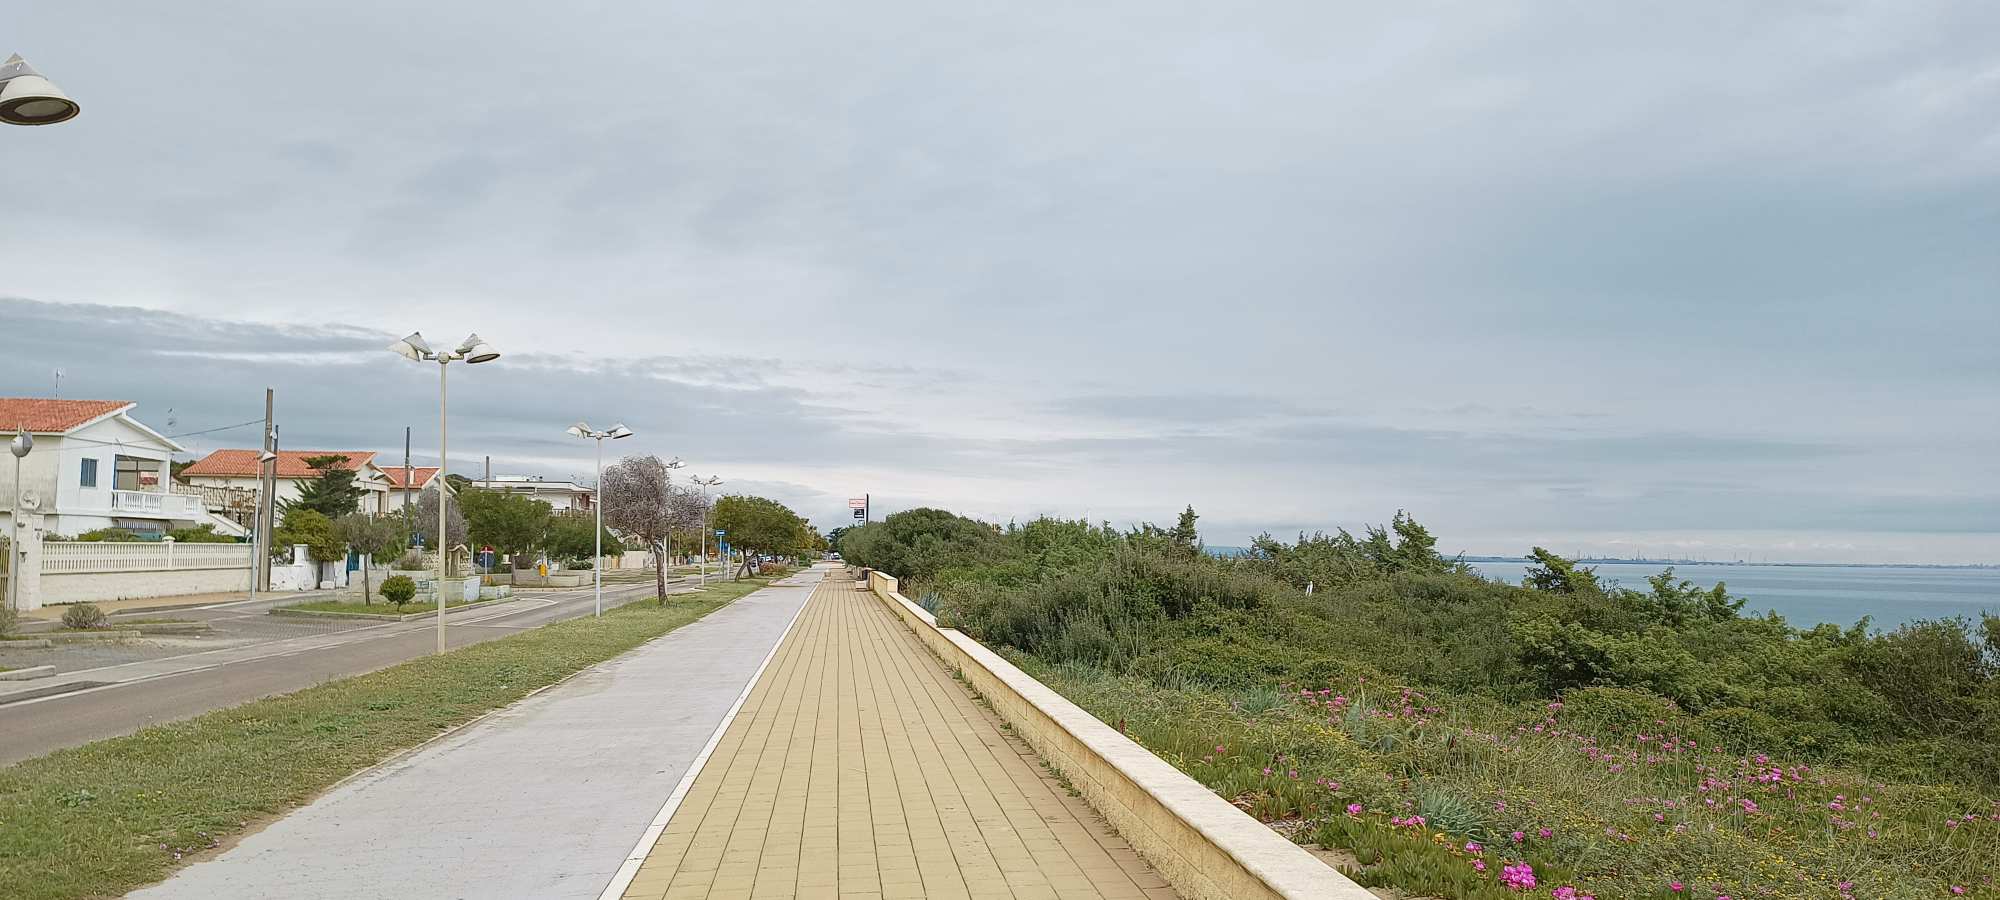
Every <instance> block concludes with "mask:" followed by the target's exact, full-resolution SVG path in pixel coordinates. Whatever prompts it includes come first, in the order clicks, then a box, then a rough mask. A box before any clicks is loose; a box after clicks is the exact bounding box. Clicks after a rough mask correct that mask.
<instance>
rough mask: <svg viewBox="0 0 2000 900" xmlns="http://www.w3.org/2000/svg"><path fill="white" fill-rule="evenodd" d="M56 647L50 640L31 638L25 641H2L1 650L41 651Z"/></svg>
mask: <svg viewBox="0 0 2000 900" xmlns="http://www.w3.org/2000/svg"><path fill="white" fill-rule="evenodd" d="M55 645H56V644H55V642H54V641H51V640H49V639H48V638H29V639H27V640H24V641H12V640H9V641H0V650H16V649H18V650H40V649H44V648H48V647H53V646H55Z"/></svg>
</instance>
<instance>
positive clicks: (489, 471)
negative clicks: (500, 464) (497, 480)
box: [480, 419, 603, 491]
mask: <svg viewBox="0 0 2000 900" xmlns="http://www.w3.org/2000/svg"><path fill="white" fill-rule="evenodd" d="M598 421H603V420H602V419H600V420H598ZM480 487H483V488H485V489H487V490H489V491H490V490H492V489H493V457H491V456H489V457H486V483H484V484H482V485H480Z"/></svg>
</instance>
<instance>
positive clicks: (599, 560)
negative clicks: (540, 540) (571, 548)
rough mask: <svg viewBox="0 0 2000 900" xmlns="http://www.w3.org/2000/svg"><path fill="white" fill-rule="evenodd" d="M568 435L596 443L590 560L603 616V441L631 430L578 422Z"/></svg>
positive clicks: (623, 435) (619, 436)
mask: <svg viewBox="0 0 2000 900" xmlns="http://www.w3.org/2000/svg"><path fill="white" fill-rule="evenodd" d="M568 431H569V433H570V434H573V435H576V436H577V437H580V438H588V439H590V440H594V441H596V442H597V497H596V498H595V502H594V503H592V504H591V505H592V506H595V507H597V533H596V534H595V535H593V536H592V537H594V538H595V539H596V541H597V557H596V558H595V559H593V560H591V563H590V573H591V578H592V579H593V580H595V581H596V582H597V615H599V616H602V615H604V439H605V438H610V439H612V440H614V441H615V440H618V439H620V438H628V437H631V436H632V429H630V428H626V427H625V426H624V425H623V424H618V425H613V426H611V430H610V431H593V430H591V428H590V423H588V422H578V423H576V424H575V425H571V426H570V427H569V429H568Z"/></svg>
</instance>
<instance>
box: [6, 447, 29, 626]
mask: <svg viewBox="0 0 2000 900" xmlns="http://www.w3.org/2000/svg"><path fill="white" fill-rule="evenodd" d="M7 449H8V450H11V451H13V453H14V489H13V490H14V506H13V509H12V510H11V511H10V512H9V514H8V517H7V531H8V534H7V608H8V609H11V610H14V611H15V612H20V611H21V562H22V560H24V559H25V558H26V557H27V554H26V553H24V552H22V548H21V457H23V456H27V455H28V451H30V450H33V449H35V436H34V435H32V434H29V433H28V423H26V422H22V423H20V424H17V425H15V426H14V439H13V440H12V441H9V442H7Z"/></svg>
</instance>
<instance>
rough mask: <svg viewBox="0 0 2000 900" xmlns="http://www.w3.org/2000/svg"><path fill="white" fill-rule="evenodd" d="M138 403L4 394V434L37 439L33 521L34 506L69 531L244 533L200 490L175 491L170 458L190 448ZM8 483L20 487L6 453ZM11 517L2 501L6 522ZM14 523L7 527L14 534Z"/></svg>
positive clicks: (30, 486)
mask: <svg viewBox="0 0 2000 900" xmlns="http://www.w3.org/2000/svg"><path fill="white" fill-rule="evenodd" d="M136 405H137V404H135V403H132V402H131V401H128V400H56V399H43V398H37V397H0V435H4V436H5V439H12V438H13V436H14V435H15V433H16V432H17V430H25V431H26V432H27V433H28V434H29V435H30V436H31V437H32V438H34V441H35V446H34V449H33V450H32V451H31V452H30V453H29V454H28V456H27V457H26V458H25V459H23V460H21V485H20V487H21V489H22V501H23V502H22V506H23V510H22V512H23V516H22V517H23V518H24V519H27V520H28V521H29V522H30V523H31V524H32V523H34V522H35V521H36V520H35V519H33V518H31V517H29V516H28V513H31V512H32V513H34V514H36V515H38V516H42V517H43V518H42V519H41V520H40V521H41V527H42V528H43V529H45V530H46V531H48V532H53V533H57V534H66V535H76V534H81V533H83V532H86V531H95V530H97V529H99V528H125V529H129V530H132V531H136V532H142V533H153V534H158V533H161V532H165V531H169V530H171V529H174V528H185V527H188V526H192V525H199V524H212V525H214V526H215V527H216V530H218V531H221V532H223V533H225V534H239V535H240V534H242V533H243V529H242V527H241V526H239V525H237V524H236V523H235V522H233V521H231V520H229V519H227V518H225V517H222V516H217V515H212V514H210V512H209V511H208V508H207V507H206V506H205V505H204V504H203V502H202V498H201V496H200V495H199V494H198V493H195V492H188V491H177V490H175V485H174V482H173V477H172V474H171V469H170V465H171V462H172V460H173V455H174V454H175V453H176V452H180V451H183V450H185V449H186V448H184V447H182V446H181V445H179V444H177V443H174V442H173V440H172V439H170V438H167V437H166V436H164V435H162V434H160V433H159V432H157V431H154V430H153V429H151V428H148V427H146V426H145V425H144V424H143V423H141V422H139V421H138V420H137V419H134V418H132V415H131V413H132V409H133V407H134V406H136ZM0 485H5V486H7V488H9V489H10V490H11V489H12V488H13V487H14V466H13V459H12V457H9V456H0ZM10 496H11V493H10V492H0V498H5V497H10ZM11 516H12V512H11V507H10V506H9V505H8V504H7V503H4V502H0V521H6V520H8V519H10V517H11ZM7 524H8V530H7V531H4V532H0V533H12V525H13V523H12V522H11V521H8V522H7Z"/></svg>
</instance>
